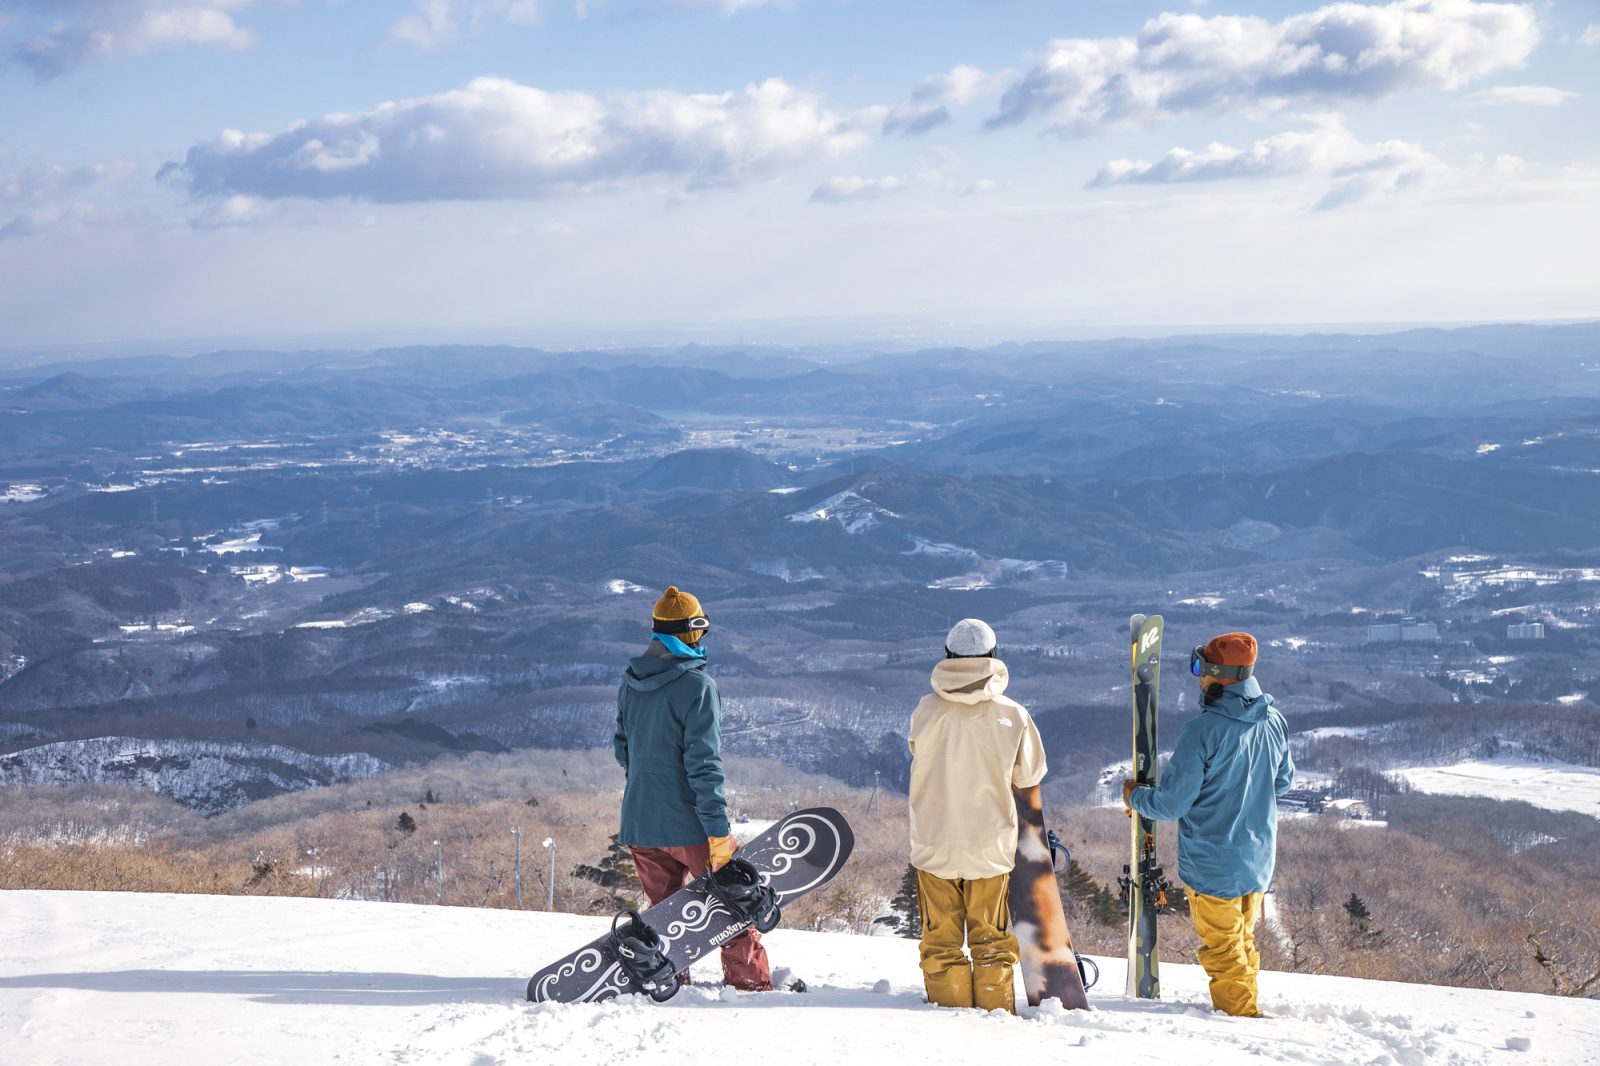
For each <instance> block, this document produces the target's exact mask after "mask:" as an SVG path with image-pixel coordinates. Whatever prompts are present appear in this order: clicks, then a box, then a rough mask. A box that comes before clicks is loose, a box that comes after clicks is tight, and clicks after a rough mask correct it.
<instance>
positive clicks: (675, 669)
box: [623, 655, 706, 692]
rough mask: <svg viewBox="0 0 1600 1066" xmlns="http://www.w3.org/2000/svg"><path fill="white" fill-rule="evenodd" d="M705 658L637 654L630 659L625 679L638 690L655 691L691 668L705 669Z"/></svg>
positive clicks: (632, 687) (631, 686) (630, 686)
mask: <svg viewBox="0 0 1600 1066" xmlns="http://www.w3.org/2000/svg"><path fill="white" fill-rule="evenodd" d="M705 668H706V661H705V660H704V659H679V658H677V657H676V656H674V657H671V658H662V657H661V656H658V655H637V656H635V657H634V658H632V659H629V660H628V671H627V673H626V674H624V675H623V680H624V681H625V682H626V683H627V685H628V687H629V688H631V689H634V690H636V691H638V692H653V691H654V690H656V689H658V688H661V687H662V686H664V685H670V684H672V682H674V681H676V680H678V678H680V677H682V676H683V675H684V674H687V673H688V672H689V671H691V670H704V669H705Z"/></svg>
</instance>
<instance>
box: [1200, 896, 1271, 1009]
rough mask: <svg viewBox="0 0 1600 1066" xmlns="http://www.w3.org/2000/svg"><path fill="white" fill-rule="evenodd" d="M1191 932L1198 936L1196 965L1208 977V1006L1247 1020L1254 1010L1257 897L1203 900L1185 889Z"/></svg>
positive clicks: (1257, 968)
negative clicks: (1209, 987)
mask: <svg viewBox="0 0 1600 1066" xmlns="http://www.w3.org/2000/svg"><path fill="white" fill-rule="evenodd" d="M1184 891H1185V892H1187V893H1188V896H1189V914H1190V915H1191V916H1192V917H1193V918H1194V931H1195V932H1196V933H1199V934H1200V952H1199V955H1200V965H1201V966H1203V967H1205V971H1206V973H1208V974H1210V975H1211V1005H1212V1006H1213V1007H1215V1008H1217V1009H1218V1010H1220V1011H1225V1012H1227V1013H1228V1014H1233V1015H1239V1016H1242V1017H1246V1018H1250V1017H1254V1016H1255V1015H1257V1014H1260V1013H1261V1011H1260V1008H1258V1007H1257V1006H1256V974H1257V973H1258V972H1260V970H1261V956H1260V955H1259V954H1258V953H1257V952H1256V919H1257V918H1259V917H1260V916H1261V893H1259V892H1251V893H1248V894H1247V895H1243V896H1239V897H1238V898H1236V899H1220V898H1218V897H1216V896H1206V895H1202V894H1200V893H1199V892H1196V891H1194V890H1193V889H1185V890H1184Z"/></svg>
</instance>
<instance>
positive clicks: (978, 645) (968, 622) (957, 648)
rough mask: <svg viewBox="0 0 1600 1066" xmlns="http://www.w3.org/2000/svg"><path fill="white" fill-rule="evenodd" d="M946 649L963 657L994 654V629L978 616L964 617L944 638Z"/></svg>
mask: <svg viewBox="0 0 1600 1066" xmlns="http://www.w3.org/2000/svg"><path fill="white" fill-rule="evenodd" d="M944 650H945V651H947V652H949V653H950V654H951V655H959V656H961V657H962V658H970V657H976V656H979V655H993V654H994V630H992V629H990V628H989V623H987V622H981V621H979V620H978V619H976V618H963V619H962V620H961V621H959V622H957V623H956V624H955V626H954V627H953V628H952V629H951V630H950V635H949V636H947V637H945V638H944Z"/></svg>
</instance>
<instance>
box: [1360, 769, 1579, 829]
mask: <svg viewBox="0 0 1600 1066" xmlns="http://www.w3.org/2000/svg"><path fill="white" fill-rule="evenodd" d="M1389 772H1390V773H1392V774H1394V775H1395V776H1397V777H1400V778H1403V779H1404V780H1405V781H1406V782H1408V783H1409V784H1410V785H1411V787H1412V788H1414V789H1416V790H1417V791H1419V792H1431V793H1435V794H1438V795H1443V796H1489V797H1491V798H1493V799H1503V800H1522V801H1524V802H1525V803H1531V804H1533V805H1534V806H1535V807H1543V808H1544V809H1545V810H1550V811H1578V812H1579V813H1581V814H1588V815H1593V816H1594V817H1596V818H1600V768H1596V767H1593V766H1574V765H1572V764H1570V763H1551V762H1533V761H1531V760H1527V759H1486V760H1470V761H1467V762H1459V763H1456V764H1455V765H1453V766H1422V767H1412V768H1407V769H1401V770H1391V771H1389Z"/></svg>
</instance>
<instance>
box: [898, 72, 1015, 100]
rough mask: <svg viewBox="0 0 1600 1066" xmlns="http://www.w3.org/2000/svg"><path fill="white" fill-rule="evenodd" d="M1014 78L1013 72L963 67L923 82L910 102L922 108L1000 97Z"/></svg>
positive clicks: (928, 78) (914, 92) (925, 79)
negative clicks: (929, 105) (992, 71)
mask: <svg viewBox="0 0 1600 1066" xmlns="http://www.w3.org/2000/svg"><path fill="white" fill-rule="evenodd" d="M1014 77H1015V75H1014V74H1013V73H1012V72H1010V71H1001V72H998V73H988V72H986V71H983V70H981V69H979V68H978V67H974V66H971V65H970V64H966V63H963V64H960V65H959V66H955V67H952V68H951V69H950V70H947V71H946V72H945V73H943V74H934V75H932V76H931V77H927V78H924V79H923V80H922V83H921V84H920V85H918V86H917V88H916V90H915V91H913V92H912V94H911V100H912V102H913V103H919V104H970V103H972V101H974V100H976V99H978V98H979V97H981V96H995V95H998V94H999V93H1000V92H1002V91H1003V90H1004V89H1005V87H1006V83H1007V82H1009V81H1010V80H1011V79H1012V78H1014Z"/></svg>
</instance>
